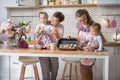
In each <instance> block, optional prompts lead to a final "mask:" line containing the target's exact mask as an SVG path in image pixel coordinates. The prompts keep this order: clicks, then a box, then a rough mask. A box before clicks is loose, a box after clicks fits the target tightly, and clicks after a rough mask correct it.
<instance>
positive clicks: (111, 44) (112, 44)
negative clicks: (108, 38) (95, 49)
mask: <svg viewBox="0 0 120 80" xmlns="http://www.w3.org/2000/svg"><path fill="white" fill-rule="evenodd" d="M103 45H104V46H116V47H119V46H120V42H106V43H104V44H103Z"/></svg>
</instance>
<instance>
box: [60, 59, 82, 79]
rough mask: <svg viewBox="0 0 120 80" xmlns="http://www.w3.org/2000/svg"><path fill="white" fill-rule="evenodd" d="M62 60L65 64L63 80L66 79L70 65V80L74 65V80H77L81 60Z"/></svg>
mask: <svg viewBox="0 0 120 80" xmlns="http://www.w3.org/2000/svg"><path fill="white" fill-rule="evenodd" d="M62 60H63V61H64V62H65V65H64V70H63V74H62V79H61V80H64V78H65V72H66V69H67V65H68V64H69V65H70V74H69V80H72V77H71V76H72V65H73V64H74V80H77V64H78V63H80V59H75V58H62Z"/></svg>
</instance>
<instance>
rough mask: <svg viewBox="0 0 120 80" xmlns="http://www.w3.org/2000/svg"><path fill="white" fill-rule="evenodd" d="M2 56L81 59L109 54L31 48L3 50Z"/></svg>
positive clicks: (1, 51)
mask: <svg viewBox="0 0 120 80" xmlns="http://www.w3.org/2000/svg"><path fill="white" fill-rule="evenodd" d="M0 55H26V56H28V55H29V56H30V55H31V56H32V55H40V56H51V57H52V56H53V57H55V56H56V57H58V56H61V57H65V56H66V57H68V56H71V57H73V56H74V57H79V56H80V55H87V56H88V55H89V56H90V55H91V56H107V55H108V53H107V52H93V51H81V50H77V51H63V50H55V51H51V50H44V49H43V50H38V49H34V48H29V49H8V48H3V49H0Z"/></svg>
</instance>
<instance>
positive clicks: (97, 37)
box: [86, 34, 103, 50]
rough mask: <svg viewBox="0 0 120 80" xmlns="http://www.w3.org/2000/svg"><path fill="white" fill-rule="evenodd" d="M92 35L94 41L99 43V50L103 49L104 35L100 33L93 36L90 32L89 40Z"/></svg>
mask: <svg viewBox="0 0 120 80" xmlns="http://www.w3.org/2000/svg"><path fill="white" fill-rule="evenodd" d="M90 37H94V39H93V41H92V42H96V41H97V42H98V44H99V46H98V50H102V48H103V42H102V37H101V36H100V35H96V36H93V35H91V34H88V36H87V37H86V40H88V39H89V38H90Z"/></svg>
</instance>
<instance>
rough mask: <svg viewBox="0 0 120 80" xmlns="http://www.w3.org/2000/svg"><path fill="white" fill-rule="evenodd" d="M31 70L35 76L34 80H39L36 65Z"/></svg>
mask: <svg viewBox="0 0 120 80" xmlns="http://www.w3.org/2000/svg"><path fill="white" fill-rule="evenodd" d="M33 69H34V74H35V78H36V80H40V78H39V74H38V69H37V65H36V64H35V65H33Z"/></svg>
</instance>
